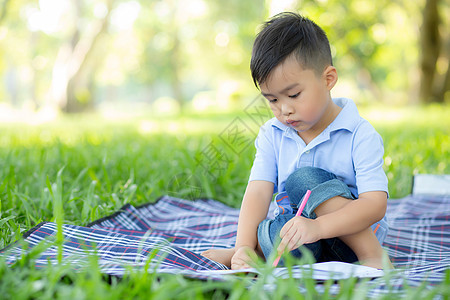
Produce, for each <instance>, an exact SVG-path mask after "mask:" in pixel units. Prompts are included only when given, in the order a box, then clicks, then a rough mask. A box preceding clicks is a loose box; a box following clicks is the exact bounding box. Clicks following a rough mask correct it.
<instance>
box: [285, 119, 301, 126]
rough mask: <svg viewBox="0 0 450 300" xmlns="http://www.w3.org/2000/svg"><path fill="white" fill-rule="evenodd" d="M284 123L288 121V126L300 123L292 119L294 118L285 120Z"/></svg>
mask: <svg viewBox="0 0 450 300" xmlns="http://www.w3.org/2000/svg"><path fill="white" fill-rule="evenodd" d="M286 123H288V124H289V125H290V126H293V127H295V126H297V125H298V124H300V121H294V120H286Z"/></svg>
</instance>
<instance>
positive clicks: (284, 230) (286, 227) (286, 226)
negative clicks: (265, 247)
mask: <svg viewBox="0 0 450 300" xmlns="http://www.w3.org/2000/svg"><path fill="white" fill-rule="evenodd" d="M291 226H292V224H291V222H287V223H286V224H284V226H283V227H282V228H281V230H280V237H281V238H284V236H285V235H286V233H288V232H289V230H290V229H291Z"/></svg>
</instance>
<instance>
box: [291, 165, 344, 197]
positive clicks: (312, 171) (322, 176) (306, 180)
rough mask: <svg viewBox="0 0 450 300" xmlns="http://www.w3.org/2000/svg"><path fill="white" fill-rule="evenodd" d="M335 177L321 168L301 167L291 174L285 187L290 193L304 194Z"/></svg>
mask: <svg viewBox="0 0 450 300" xmlns="http://www.w3.org/2000/svg"><path fill="white" fill-rule="evenodd" d="M335 178H336V176H335V175H334V174H332V173H330V172H328V171H325V170H323V169H320V168H315V167H301V168H299V169H297V170H295V171H294V172H293V173H292V174H291V175H289V177H288V178H287V180H286V183H285V189H286V192H287V194H288V195H292V194H300V195H302V196H303V195H304V194H305V193H306V191H307V190H312V189H314V188H315V187H316V186H318V185H319V184H321V183H324V182H326V181H329V180H332V179H335ZM289 197H290V196H289ZM300 197H301V196H300Z"/></svg>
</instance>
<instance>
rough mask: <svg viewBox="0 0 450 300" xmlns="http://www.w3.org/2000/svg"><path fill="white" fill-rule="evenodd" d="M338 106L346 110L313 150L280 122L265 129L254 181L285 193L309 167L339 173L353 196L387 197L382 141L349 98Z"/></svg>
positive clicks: (315, 142)
mask: <svg viewBox="0 0 450 300" xmlns="http://www.w3.org/2000/svg"><path fill="white" fill-rule="evenodd" d="M333 101H334V102H335V103H336V104H337V105H338V106H340V107H341V108H342V110H341V112H340V113H339V115H338V116H337V117H336V119H334V121H333V122H332V123H331V124H330V125H328V127H327V128H325V130H324V131H322V133H321V134H319V135H318V136H317V137H316V138H315V139H314V140H312V141H311V142H310V143H309V144H308V145H306V144H305V142H304V141H303V140H302V139H301V138H300V136H299V135H298V134H297V131H296V130H295V129H293V128H292V127H289V126H286V125H284V124H283V123H281V122H280V121H278V120H277V119H276V118H273V119H271V120H269V121H267V122H266V123H265V124H264V125H263V126H261V128H260V131H259V134H258V136H257V138H256V140H255V146H256V155H255V160H254V162H253V167H252V170H251V173H250V178H249V181H253V180H264V181H269V182H273V183H274V184H275V187H274V193H277V192H278V193H281V192H284V191H285V187H284V185H285V182H286V179H287V177H288V176H289V175H290V174H291V173H292V172H294V171H295V170H296V169H298V168H300V167H305V166H311V167H317V168H321V169H324V170H326V171H328V172H331V173H333V174H335V175H336V176H337V177H338V179H340V180H342V181H343V182H344V183H345V184H347V185H348V187H349V188H350V191H351V192H352V194H353V195H354V196H355V197H356V198H358V195H359V194H361V193H364V192H370V191H385V192H386V193H388V180H387V177H386V174H385V173H384V170H383V154H384V148H383V140H382V138H381V136H380V135H379V134H378V133H377V132H376V131H375V129H374V128H373V126H372V125H370V123H369V122H368V121H366V120H365V119H363V118H362V117H361V116H360V115H359V113H358V109H357V108H356V105H355V103H354V102H353V101H352V100H350V99H347V98H335V99H333Z"/></svg>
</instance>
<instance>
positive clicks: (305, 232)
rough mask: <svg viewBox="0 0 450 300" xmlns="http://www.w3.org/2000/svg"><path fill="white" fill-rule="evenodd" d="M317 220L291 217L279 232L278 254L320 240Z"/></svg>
mask: <svg viewBox="0 0 450 300" xmlns="http://www.w3.org/2000/svg"><path fill="white" fill-rule="evenodd" d="M318 225H319V224H318V222H317V220H312V219H308V218H305V217H301V216H299V217H297V216H295V217H293V218H292V219H290V220H289V221H288V222H287V223H286V224H284V226H283V228H281V231H280V238H281V243H280V245H279V246H278V248H277V252H278V253H279V254H281V253H283V252H284V250H285V249H286V250H288V251H292V250H294V249H296V248H298V247H300V246H301V245H303V244H310V243H314V242H317V241H318V240H320V239H321V234H322V233H321V231H320V226H318Z"/></svg>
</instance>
